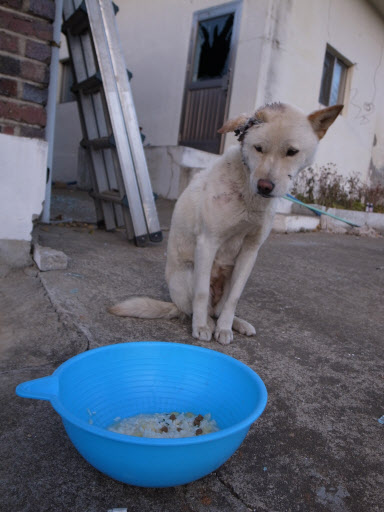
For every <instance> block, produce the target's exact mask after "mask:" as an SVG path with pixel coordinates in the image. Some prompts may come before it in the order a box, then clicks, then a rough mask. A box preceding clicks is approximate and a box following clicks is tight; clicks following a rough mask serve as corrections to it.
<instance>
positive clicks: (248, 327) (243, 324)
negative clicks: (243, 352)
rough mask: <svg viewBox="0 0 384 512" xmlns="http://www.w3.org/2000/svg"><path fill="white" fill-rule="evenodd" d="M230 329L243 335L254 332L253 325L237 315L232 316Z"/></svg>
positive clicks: (250, 334)
mask: <svg viewBox="0 0 384 512" xmlns="http://www.w3.org/2000/svg"><path fill="white" fill-rule="evenodd" d="M232 329H233V330H234V331H237V332H239V333H240V334H244V336H253V335H254V334H256V329H255V328H254V327H253V325H252V324H250V323H249V322H247V321H246V320H242V319H241V318H238V317H237V316H235V317H234V318H233V324H232Z"/></svg>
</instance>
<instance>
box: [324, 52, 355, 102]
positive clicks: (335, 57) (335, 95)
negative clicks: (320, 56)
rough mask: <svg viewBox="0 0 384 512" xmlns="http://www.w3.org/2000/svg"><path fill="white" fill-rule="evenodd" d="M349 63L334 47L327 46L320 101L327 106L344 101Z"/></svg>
mask: <svg viewBox="0 0 384 512" xmlns="http://www.w3.org/2000/svg"><path fill="white" fill-rule="evenodd" d="M348 67H349V64H347V62H346V60H345V59H343V58H342V57H341V56H340V55H339V54H338V53H337V52H336V51H335V50H333V48H331V47H329V46H328V47H327V50H326V52H325V58H324V66H323V76H322V78H321V87H320V97H319V101H320V103H321V104H323V105H325V106H331V105H337V104H338V103H343V102H344V93H345V83H346V78H347V70H348Z"/></svg>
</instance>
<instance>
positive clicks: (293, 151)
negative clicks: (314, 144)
mask: <svg viewBox="0 0 384 512" xmlns="http://www.w3.org/2000/svg"><path fill="white" fill-rule="evenodd" d="M298 152H299V150H298V149H295V148H289V149H288V151H287V156H294V155H296V154H297V153H298Z"/></svg>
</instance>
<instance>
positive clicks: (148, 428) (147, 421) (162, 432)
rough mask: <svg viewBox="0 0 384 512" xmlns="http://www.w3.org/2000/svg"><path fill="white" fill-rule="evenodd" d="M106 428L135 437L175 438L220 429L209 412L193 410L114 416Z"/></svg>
mask: <svg viewBox="0 0 384 512" xmlns="http://www.w3.org/2000/svg"><path fill="white" fill-rule="evenodd" d="M108 430H110V431H111V432H117V433H118V434H126V435H129V436H136V437H152V438H172V439H177V438H180V437H193V436H200V435H204V434H212V432H218V431H219V430H220V429H219V427H218V426H217V423H216V421H215V420H214V419H212V418H211V415H210V414H209V413H208V414H205V415H204V416H202V415H201V414H197V415H196V414H194V413H193V412H186V413H184V412H182V413H179V412H170V413H155V414H137V415H135V416H131V417H129V418H123V419H121V418H116V419H115V421H114V422H113V423H112V425H109V427H108Z"/></svg>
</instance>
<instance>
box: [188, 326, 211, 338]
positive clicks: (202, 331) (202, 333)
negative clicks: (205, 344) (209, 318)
mask: <svg viewBox="0 0 384 512" xmlns="http://www.w3.org/2000/svg"><path fill="white" fill-rule="evenodd" d="M192 336H193V337H194V338H196V339H198V340H200V341H211V338H212V329H210V328H209V327H208V325H204V326H202V327H193V329H192Z"/></svg>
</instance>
